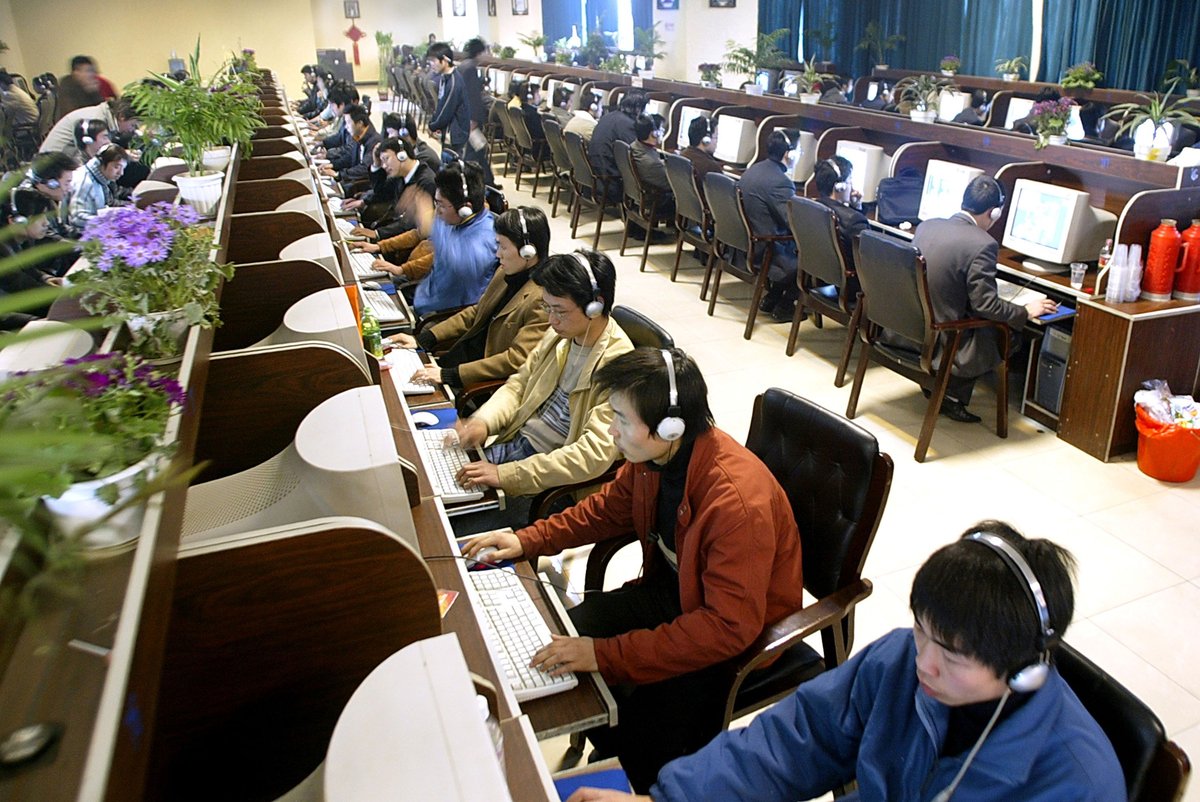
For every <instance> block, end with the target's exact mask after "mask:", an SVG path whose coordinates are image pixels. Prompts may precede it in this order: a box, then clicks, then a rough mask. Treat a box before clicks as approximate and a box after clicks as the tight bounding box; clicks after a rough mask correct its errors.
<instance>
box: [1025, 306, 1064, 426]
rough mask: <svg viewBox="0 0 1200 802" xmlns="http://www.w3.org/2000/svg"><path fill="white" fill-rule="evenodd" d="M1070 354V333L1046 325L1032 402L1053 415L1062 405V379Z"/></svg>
mask: <svg viewBox="0 0 1200 802" xmlns="http://www.w3.org/2000/svg"><path fill="white" fill-rule="evenodd" d="M1070 356H1071V333H1070V332H1069V331H1066V330H1065V329H1060V328H1056V327H1054V326H1047V327H1046V334H1045V336H1044V337H1042V347H1041V349H1040V353H1039V354H1038V359H1037V368H1036V370H1037V384H1036V385H1035V389H1034V393H1033V402H1034V403H1035V404H1037V405H1038V406H1039V407H1042V408H1043V409H1045V410H1047V411H1048V412H1051V413H1053V414H1055V415H1057V414H1058V411H1059V408H1060V407H1061V406H1062V393H1063V381H1064V380H1065V379H1066V377H1067V360H1068V359H1069V358H1070Z"/></svg>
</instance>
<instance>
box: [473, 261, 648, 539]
mask: <svg viewBox="0 0 1200 802" xmlns="http://www.w3.org/2000/svg"><path fill="white" fill-rule="evenodd" d="M532 278H533V279H534V280H535V281H537V283H538V284H540V285H541V286H542V301H543V302H544V304H545V308H546V314H547V315H548V317H549V319H550V329H551V330H550V331H548V332H546V334H545V335H544V336H543V337H542V340H541V342H539V343H538V345H537V347H536V348H534V349H533V352H532V353H530V355H529V358H528V359H527V360H525V363H524V364H523V365H521V368H520V370H518V371H517V372H516V373H515V374H513V375H512V376H510V377H509V379H508V381H507V382H505V383H504V386H503V387H501V388H500V389H499V390H497V391H496V393H495V395H493V396H492V397H491V398H490V399H488V400H487V401H486V402H485V403H484V405H483V406H482V407H480V408H479V410H477V411H476V412H475V413H474V414H473V415H471V416H470V417H469V418H466V419H460V420H459V421H458V422H457V423H456V424H455V430H456V432H457V434H458V439H459V442H460V443H462V445H463V446H464V447H466V448H474V447H476V446H481V445H483V443H484V441H485V440H487V439H488V437H489V436H495V438H496V440H495V442H494V443H493V444H492V445H491V446H489V447H488V448H487V449H486V450H485V451H484V454H485V456H486V457H487V461H486V462H471V463H468V464H467V465H466V466H465V467H464V468H463V469H462V471H461V472H460V474H459V481H460V482H461V483H463V484H464V485H465V484H475V485H485V486H487V487H499V488H501V489H502V490H503V491H504V492H505V494H506V495H507V496H508V501H507V506H506V509H505V510H504V511H503V512H500V513H497V514H488V513H478V514H475V515H471V516H461V517H460V518H457V519H456V520H455V531H456V532H460V533H462V534H469V533H473V532H479V531H483V530H485V529H495V528H497V527H501V526H510V525H514V524H516V525H523V524H524V523H525V522H526V520H527V519H528V516H529V507H530V502H531V500H532V498H531V497H532V496H533V495H535V494H537V493H540V492H541V491H543V490H545V489H547V488H551V487H558V486H561V485H568V484H573V483H576V482H586V481H589V480H592V479H595V478H597V477H598V476H600V475H601V474H602V473H604V471H606V470H607V469H608V468H609V466H611V465H612V463H613V461H614V460H616V458H617V447H616V445H614V443H613V436H612V432H611V430H610V426H611V424H612V421H613V411H612V407H610V406H609V405H608V390H607V389H602V388H601V387H599V386H598V385H597V383H596V372H597V371H598V370H599V369H600V368H602V367H603V366H604V365H606V364H608V363H609V362H610V361H612V360H613V359H614V358H615V357H618V356H620V355H621V354H623V353H626V352H627V351H630V350H632V349H633V344H632V343H630V342H629V337H627V336H626V335H625V332H623V331H622V330H621V327H620V326H619V325H617V323H616V321H614V320H613V319H612V318H611V317H610V316H609V315H610V313H611V312H612V305H613V292H614V290H615V288H616V282H617V273H616V269H615V268H614V267H613V263H612V262H611V261H610V260H609V258H608V257H607V256H605V255H604V254H602V253H600V252H599V251H576V252H575V253H573V254H556V255H554V256H550V257H548V258H547V259H546V261H545V262H543V263H542V266H541V267H540V268H539V269H538V271H537V273H536V274H534V275H533V276H532Z"/></svg>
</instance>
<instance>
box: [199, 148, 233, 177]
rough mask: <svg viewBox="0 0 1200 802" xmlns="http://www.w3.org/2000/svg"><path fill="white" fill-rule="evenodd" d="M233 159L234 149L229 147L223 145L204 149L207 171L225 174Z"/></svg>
mask: <svg viewBox="0 0 1200 802" xmlns="http://www.w3.org/2000/svg"><path fill="white" fill-rule="evenodd" d="M232 157H233V148H231V147H229V146H228V145H222V146H220V147H216V148H205V149H204V167H205V169H206V170H219V171H220V172H225V168H226V167H228V166H229V160H230V158H232Z"/></svg>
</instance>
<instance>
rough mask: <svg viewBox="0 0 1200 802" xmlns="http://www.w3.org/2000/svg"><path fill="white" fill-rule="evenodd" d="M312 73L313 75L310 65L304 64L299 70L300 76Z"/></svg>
mask: <svg viewBox="0 0 1200 802" xmlns="http://www.w3.org/2000/svg"><path fill="white" fill-rule="evenodd" d="M312 73H313V65H311V64H305V65H304V66H303V67H301V68H300V74H301V75H311V74H312Z"/></svg>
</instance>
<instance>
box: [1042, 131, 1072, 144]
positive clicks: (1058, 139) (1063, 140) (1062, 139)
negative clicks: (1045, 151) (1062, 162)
mask: <svg viewBox="0 0 1200 802" xmlns="http://www.w3.org/2000/svg"><path fill="white" fill-rule="evenodd" d="M1046 141H1047V142H1049V143H1050V144H1051V145H1067V144H1070V142H1071V140H1069V139H1067V135H1066V134H1050V135H1049V136H1047V137H1046Z"/></svg>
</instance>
